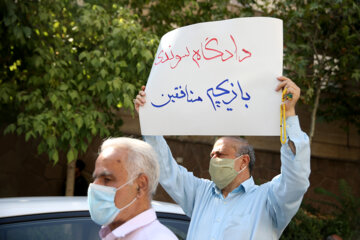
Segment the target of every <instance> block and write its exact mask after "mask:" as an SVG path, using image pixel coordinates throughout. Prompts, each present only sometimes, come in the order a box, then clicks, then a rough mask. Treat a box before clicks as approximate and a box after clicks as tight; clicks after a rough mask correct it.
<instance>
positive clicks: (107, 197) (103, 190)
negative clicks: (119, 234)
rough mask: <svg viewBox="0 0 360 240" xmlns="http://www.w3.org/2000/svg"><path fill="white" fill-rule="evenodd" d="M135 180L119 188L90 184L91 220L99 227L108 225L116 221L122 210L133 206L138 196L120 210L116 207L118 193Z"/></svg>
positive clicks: (89, 203)
mask: <svg viewBox="0 0 360 240" xmlns="http://www.w3.org/2000/svg"><path fill="white" fill-rule="evenodd" d="M133 180H134V179H131V180H130V181H128V182H127V183H125V184H123V185H121V186H120V187H118V188H114V187H107V186H103V185H99V184H94V183H90V185H89V188H88V205H89V211H90V215H91V219H92V220H93V221H94V222H96V223H97V224H99V225H108V224H109V223H111V222H112V221H114V219H115V218H116V216H117V215H118V214H119V213H120V212H121V211H122V210H124V209H125V208H127V207H129V206H130V205H131V204H133V203H134V202H135V201H136V199H137V197H136V196H135V198H134V199H133V200H132V201H131V202H130V203H128V204H127V205H126V206H124V207H122V208H120V209H119V208H117V207H116V206H115V194H116V192H117V191H118V190H119V189H121V188H122V187H124V186H126V185H127V184H129V183H130V182H132V181H133Z"/></svg>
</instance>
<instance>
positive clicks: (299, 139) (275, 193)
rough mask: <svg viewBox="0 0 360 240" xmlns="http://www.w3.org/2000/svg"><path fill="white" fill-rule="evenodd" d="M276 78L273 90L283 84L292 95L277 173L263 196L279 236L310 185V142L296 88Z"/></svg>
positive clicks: (288, 80)
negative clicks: (298, 109)
mask: <svg viewBox="0 0 360 240" xmlns="http://www.w3.org/2000/svg"><path fill="white" fill-rule="evenodd" d="M278 79H279V80H280V81H281V82H280V84H279V85H278V87H277V88H276V90H277V91H280V90H282V89H283V88H285V87H286V88H287V94H292V98H291V99H288V100H286V101H285V109H286V125H287V126H286V133H287V139H288V140H287V142H286V143H285V144H283V145H282V146H281V174H280V175H278V176H276V177H275V178H274V179H273V180H272V181H271V182H270V189H269V194H268V199H267V208H268V210H269V212H270V214H271V216H272V218H273V221H274V224H275V226H276V228H277V229H278V232H279V235H280V234H281V232H282V231H283V230H284V228H285V227H286V225H287V224H288V223H289V222H290V220H291V218H292V217H293V216H294V215H295V214H296V212H297V211H298V209H299V207H300V204H301V201H302V198H303V196H304V194H305V192H306V190H307V189H308V187H309V185H310V182H309V175H310V143H309V138H308V136H307V135H306V134H305V133H304V132H303V131H302V130H301V128H300V124H299V119H298V117H297V116H296V113H295V105H296V102H297V101H298V99H299V97H300V88H299V87H298V86H296V84H295V83H294V82H292V81H291V80H290V79H288V78H285V77H280V78H278Z"/></svg>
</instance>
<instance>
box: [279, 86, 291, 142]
mask: <svg viewBox="0 0 360 240" xmlns="http://www.w3.org/2000/svg"><path fill="white" fill-rule="evenodd" d="M286 92H287V88H285V89H284V91H283V92H282V96H281V105H280V142H281V143H282V144H285V143H286V115H285V94H286ZM289 97H290V98H291V97H292V96H289Z"/></svg>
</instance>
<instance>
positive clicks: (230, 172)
mask: <svg viewBox="0 0 360 240" xmlns="http://www.w3.org/2000/svg"><path fill="white" fill-rule="evenodd" d="M235 21H237V20H235ZM245 22H246V24H248V23H249V22H251V21H250V20H249V19H245ZM255 22H256V23H261V24H263V23H265V22H266V23H265V25H266V24H267V19H265V20H264V19H263V18H261V19H255ZM270 22H275V24H279V21H277V20H270ZM227 23H228V22H227ZM230 23H233V22H230ZM235 23H236V24H237V23H238V22H235ZM220 24H222V22H221V23H220ZM281 24H282V23H281ZM219 26H220V25H219ZM196 27H197V28H198V27H199V26H198V25H196ZM216 27H217V26H216V25H211V27H210V28H208V29H207V30H206V31H207V33H208V32H211V30H212V29H215V28H216ZM218 29H220V30H219V31H222V30H224V29H225V27H222V25H221V26H220V28H218ZM233 29H245V30H244V31H243V33H245V35H251V33H252V31H253V29H256V27H255V28H251V27H250V28H241V27H239V26H235V27H233ZM266 29H268V30H269V28H266ZM266 29H265V30H266ZM279 29H280V28H279ZM281 30H282V28H281ZM224 31H225V30H224ZM258 32H262V31H258ZM265 32H266V31H265ZM275 32H276V31H275ZM269 34H270V33H269ZM177 35H180V34H179V33H177ZM198 35H201V34H198ZM165 36H166V35H165ZM230 36H231V37H232V38H231V39H232V40H233V41H232V42H233V45H234V46H236V48H235V47H234V49H235V50H238V45H239V44H236V41H237V39H239V38H238V37H237V35H235V34H234V33H233V32H231V34H230ZM281 36H282V35H281ZM167 37H170V39H171V40H172V41H174V39H176V36H173V35H171V34H170V35H168V36H167ZM163 38H164V37H163ZM270 38H271V34H270V35H269V36H267V38H266V40H269V39H270ZM204 39H205V41H206V42H205V44H204V45H202V44H201V49H200V50H199V51H194V50H193V52H194V55H193V60H194V59H195V60H197V61H196V63H198V64H199V65H197V64H196V65H195V69H196V68H199V69H200V67H204V68H205V67H206V64H210V63H211V64H215V63H218V64H225V63H226V61H227V59H229V58H230V57H234V56H236V59H235V60H236V61H234V64H236V65H235V66H236V71H235V72H234V73H233V75H232V73H229V71H228V70H229V69H230V67H229V66H228V65H224V67H223V69H225V71H224V74H226V76H228V78H227V79H226V80H228V79H233V78H234V77H236V76H238V75H239V79H240V80H241V82H240V80H238V81H237V82H231V80H229V82H228V83H229V84H228V85H227V86H226V87H225V83H226V80H224V81H221V83H220V84H218V85H217V86H216V87H211V86H210V88H208V87H209V85H207V86H206V87H205V89H207V90H206V91H205V94H204V95H201V93H200V92H201V87H199V88H198V91H197V93H196V94H195V92H196V91H195V90H194V91H192V92H190V91H188V89H187V87H189V86H190V84H193V82H194V81H193V80H192V79H190V80H188V82H187V84H186V85H185V87H183V88H182V89H185V90H179V89H180V86H179V87H177V89H176V90H177V92H176V93H171V94H168V95H167V96H166V95H159V96H160V97H158V98H157V97H156V96H155V95H156V94H158V93H159V92H158V93H156V91H155V93H154V91H153V90H154V86H153V85H152V83H154V81H155V80H153V79H154V76H157V77H158V78H161V76H160V75H156V73H157V71H158V70H159V69H155V68H157V67H158V66H157V65H156V64H157V63H158V65H161V64H163V65H165V64H167V63H169V62H171V59H172V58H171V57H169V56H171V53H170V54H165V55H164V56H166V57H163V55H161V54H162V51H163V50H160V51H159V50H158V53H157V56H158V57H157V59H155V64H154V66H153V69H152V73H151V74H150V77H149V80H148V85H147V87H146V93H145V87H143V88H142V90H141V91H140V92H139V94H138V95H137V97H136V99H134V103H135V108H136V110H137V111H138V112H140V123H141V127H142V133H143V135H145V136H144V139H145V141H146V142H148V143H149V144H150V145H151V146H153V148H154V149H155V151H156V152H157V154H158V159H159V162H160V183H161V185H162V186H163V187H164V189H165V190H166V191H167V192H168V194H169V195H170V196H171V197H172V198H173V199H174V200H175V202H177V203H178V204H179V205H180V206H181V207H182V208H183V210H184V212H185V213H186V214H187V215H188V216H189V217H190V218H191V222H190V226H189V231H188V236H187V239H194V240H201V239H204V240H211V239H214V240H215V239H216V240H221V239H225V240H234V239H260V240H262V239H279V238H280V236H281V234H282V232H283V231H284V229H285V227H286V226H287V225H288V224H289V222H290V220H291V218H292V217H293V216H294V215H295V213H296V212H297V210H298V209H299V206H300V204H301V201H302V198H303V196H304V194H305V192H306V190H307V188H308V187H309V174H310V146H309V139H308V136H307V135H306V134H305V133H304V132H303V131H302V130H301V129H300V125H299V119H298V117H297V116H296V113H295V105H296V103H297V101H298V99H299V97H300V89H299V87H298V86H297V85H296V84H295V83H294V82H293V81H291V80H290V79H288V78H286V77H277V78H276V77H274V74H276V73H275V72H277V71H279V72H281V70H279V68H281V67H282V48H281V53H279V52H277V53H275V55H276V56H275V58H274V54H272V53H269V52H266V53H264V52H263V55H262V53H260V50H259V51H258V50H257V48H256V47H255V45H252V43H250V42H249V41H248V42H247V41H246V39H242V43H243V45H247V46H249V47H248V48H247V49H245V48H244V50H245V51H244V52H248V53H249V54H248V55H247V56H248V58H246V56H245V57H244V56H241V55H240V54H238V52H236V51H235V50H234V52H232V53H233V54H231V55H225V53H231V52H230V50H228V49H230V48H229V47H228V48H226V49H225V50H221V51H220V50H219V49H220V47H219V45H218V43H219V40H218V39H217V38H216V39H217V40H216V41H215V40H214V41H213V40H211V39H215V38H210V37H209V38H204ZM219 39H220V38H219ZM253 39H264V36H253ZM165 40H166V39H165ZM162 41H163V39H162ZM210 41H212V42H210ZM254 42H255V41H254ZM175 43H176V41H175ZM215 43H217V44H215ZM281 43H282V42H281ZM160 45H161V43H160ZM166 45H167V44H166ZM215 45H216V46H218V48H216V49H217V50H216V54H217V55H211V53H212V54H214V52H215V51H214V49H215V47H214V46H215ZM169 46H170V45H169ZM171 46H172V47H173V46H175V44H173V45H171ZM203 46H204V47H203ZM210 46H211V47H210ZM277 46H279V44H278V45H277ZM174 49H175V48H174ZM266 49H270V48H268V47H266V48H262V51H266ZM271 50H272V49H271ZM174 51H175V50H174ZM189 52H191V51H190V50H189ZM197 53H198V55H197ZM250 53H251V54H250ZM174 55H175V54H174ZM176 56H178V55H176ZM210 56H212V57H213V58H211V57H210ZM186 57H187V54H184V55H179V57H178V58H174V59H177V62H175V63H177V65H174V64H169V66H170V67H174V66H176V67H179V66H180V65H179V64H183V65H185V60H184V58H186ZM268 57H270V58H271V59H273V60H274V59H277V60H276V61H278V60H279V61H278V62H279V63H280V64H278V65H277V66H276V67H277V70H276V71H275V72H271V73H270V71H269V70H270V69H266V66H267V65H266V66H264V65H261V64H260V65H259V64H258V63H259V62H261V61H264V59H265V60H266V61H268V62H270V59H267V58H268ZM204 59H205V60H209V59H210V60H209V61H210V62H206V64H205V61H204V62H200V61H201V60H204ZM183 60H184V62H182V61H183ZM240 60H241V61H240ZM280 60H281V61H280ZM216 61H217V62H216ZM245 61H248V62H245ZM266 61H265V62H266ZM274 61H275V60H274ZM193 62H194V61H193ZM193 62H191V61H189V63H193ZM200 63H201V64H203V65H200ZM239 64H242V65H239ZM257 64H258V66H259V70H258V73H259V75H258V76H255V75H251V74H246V73H245V72H246V68H247V67H248V68H250V69H251V68H253V67H254V66H256V65H257ZM269 65H271V64H269ZM214 66H215V65H214ZM154 69H155V70H154ZM239 69H242V70H241V71H238V70H239ZM264 69H266V70H264ZM160 70H161V69H160ZM214 70H215V69H214ZM216 70H217V71H218V70H219V68H216ZM171 71H172V70H171ZM171 71H170V72H169V75H170V76H171V77H173V78H176V75H181V74H180V72H177V73H176V72H171ZM194 71H195V70H194ZM207 71H211V69H207ZM158 72H159V73H161V72H162V71H158ZM215 72H216V71H212V72H211V73H215ZM266 73H269V76H267V77H266ZM214 75H215V74H214ZM240 75H241V76H240ZM199 76H200V75H199ZM204 76H205V75H204ZM206 76H207V79H205V80H203V79H201V78H196V79H195V81H196V83H197V84H198V83H199V85H206V84H208V81H210V80H211V79H215V81H216V79H217V78H218V76H213V77H212V76H208V75H206ZM151 77H153V78H152V79H151ZM166 77H168V76H166ZM170 79H171V78H170ZM244 79H245V80H246V79H248V80H249V79H250V80H251V82H250V83H247V84H245V83H244V82H243V81H242V80H244ZM276 79H277V80H276ZM201 80H203V83H201ZM257 81H258V82H257ZM168 82H171V83H172V81H171V80H168ZM166 84H168V83H166ZM166 84H164V87H165V88H166ZM183 86H184V85H183ZM192 86H194V85H192ZM244 86H246V90H245V89H244V88H243V87H244ZM269 86H273V87H272V89H271V87H269ZM158 88H159V86H158ZM251 88H253V89H251ZM236 91H238V92H236ZM245 92H246V94H245ZM270 92H271V93H270ZM281 92H282V93H283V103H282V106H283V107H282V108H281V109H282V116H283V117H284V120H285V118H286V126H285V124H284V125H283V131H282V132H283V136H282V147H281V174H279V175H278V176H276V177H274V178H273V179H272V180H271V181H270V182H267V183H265V184H262V185H260V186H258V185H256V184H255V183H254V179H253V177H252V169H253V166H254V163H255V153H254V150H253V148H252V147H251V145H250V144H249V143H248V142H247V141H246V140H245V139H243V138H239V137H230V136H229V135H230V134H229V128H233V129H234V134H233V135H251V134H252V135H260V134H261V133H264V135H271V134H273V133H272V132H271V131H273V130H271V131H270V132H268V131H266V129H265V128H264V127H263V126H262V125H266V126H268V125H267V124H269V123H271V124H272V122H275V121H273V120H276V125H277V127H276V129H275V127H274V129H275V131H277V135H278V132H279V125H278V123H279V118H278V116H279V115H280V114H279V113H280V112H279V109H280V108H279V105H280V104H279V102H280V101H281V99H280V95H281ZM192 93H194V94H192ZM225 93H226V94H228V95H227V96H229V98H228V99H225V97H224V96H225V95H226V94H225ZM273 93H276V94H274V95H272V96H269V97H266V98H262V99H261V97H259V96H260V95H266V96H268V95H267V94H273ZM195 95H196V96H195ZM206 95H207V96H208V98H206ZM194 96H195V97H194ZM197 96H198V97H197ZM219 96H221V97H222V99H217V100H214V99H215V98H216V97H219ZM230 96H231V97H230ZM239 96H241V98H240V97H239ZM284 96H289V97H287V98H284ZM237 97H238V98H237ZM236 98H237V99H238V100H239V101H238V102H235V101H236ZM273 98H276V99H275V100H274V99H273ZM166 99H167V100H166ZM160 100H161V101H162V103H163V104H161V105H160V104H158V103H159V102H161V101H160ZM200 100H201V101H200ZM206 100H207V103H209V105H208V106H204V107H200V105H201V104H202V103H204V104H205V103H206ZM251 100H253V101H252V102H251ZM181 101H183V102H185V103H186V104H188V105H190V106H189V108H193V111H197V112H200V115H206V114H205V113H206V110H203V109H202V108H207V107H209V109H210V110H209V111H210V112H209V114H208V115H206V116H205V119H206V118H209V119H210V120H211V119H212V118H213V117H211V116H215V115H219V116H220V118H219V119H218V120H217V121H216V122H214V123H210V125H211V124H214V125H213V127H212V129H210V132H206V129H205V131H204V132H201V131H202V130H204V129H201V130H199V128H201V127H199V126H201V124H203V125H204V127H203V128H209V127H208V126H210V125H206V124H205V121H202V120H200V122H199V121H198V119H197V118H194V117H193V118H192V119H191V120H192V122H193V123H194V124H195V123H196V124H199V126H197V127H196V129H195V130H191V128H188V125H190V124H191V122H189V123H186V124H185V125H183V127H184V128H187V129H190V133H191V132H193V133H194V134H195V133H196V134H198V133H200V134H202V133H205V135H206V134H207V135H210V134H209V133H214V132H216V133H220V132H222V131H223V133H222V134H225V135H227V136H224V137H221V138H220V139H218V140H217V141H216V142H215V144H214V146H213V150H212V151H211V153H210V162H209V173H210V176H211V180H208V179H202V178H198V177H195V176H194V175H193V173H191V172H188V171H187V169H185V168H184V167H182V166H180V165H178V164H177V163H176V161H175V160H174V158H173V156H172V154H171V151H170V149H169V147H168V145H167V143H166V141H165V140H164V138H163V137H162V136H151V134H149V133H150V132H152V131H153V130H152V129H151V128H147V129H145V131H143V126H144V124H143V123H144V121H145V122H146V121H147V120H149V119H150V120H151V118H150V117H149V118H148V115H147V110H146V109H150V108H154V109H150V110H154V111H155V112H152V115H154V114H155V113H157V112H159V114H160V115H161V117H164V116H165V115H164V112H166V111H165V110H166V109H165V108H168V109H169V110H170V112H171V108H172V107H173V106H175V104H179V103H181ZM244 102H246V104H245V105H244ZM170 104H173V105H170ZM230 104H232V105H230ZM224 106H225V107H224ZM239 106H241V107H242V109H240V107H239ZM255 106H256V107H255ZM196 107H197V109H196ZM159 108H160V109H161V111H159ZM254 108H256V109H257V110H254ZM248 109H252V110H253V111H250V110H249V111H247V110H248ZM268 109H271V110H272V111H273V112H274V113H275V114H277V117H276V116H275V115H274V114H269V113H268V112H267V111H268ZM143 110H145V111H143ZM179 111H180V110H179ZM184 111H188V109H185V110H184ZM256 111H258V112H259V111H261V113H262V114H263V113H265V114H266V115H265V116H263V118H262V119H260V124H259V123H255V120H257V121H259V119H255V118H254V117H253V115H252V114H257V113H256ZM160 112H161V113H160ZM170 112H167V114H169V113H170ZM236 112H239V115H234V114H236ZM173 114H175V111H174V112H173ZM194 114H196V113H194ZM211 114H213V115H211ZM180 115H183V114H182V113H180ZM200 115H199V116H200ZM172 117H173V116H170V115H169V119H171V118H172ZM264 117H266V119H264ZM229 118H231V120H232V121H233V122H234V123H235V124H232V125H230V126H228V129H224V130H223V129H222V126H223V125H229V124H228V123H227V120H229ZM246 118H248V119H251V120H252V121H254V125H255V128H256V129H255V130H250V131H249V129H248V128H250V127H251V126H250V125H246V126H245V129H244V128H241V127H244V126H242V125H244V124H245V123H244V119H246ZM194 119H196V120H194ZM150 120H149V121H150ZM264 120H265V121H264ZM184 121H186V119H184ZM150 122H151V121H150ZM169 122H172V121H169ZM262 123H263V124H262ZM284 123H285V122H284ZM151 124H154V123H151ZM169 124H171V123H169ZM247 124H249V123H247ZM146 126H149V124H147V125H146ZM163 126H164V127H163V128H164V129H165V128H166V126H165V125H164V124H163ZM258 129H262V130H261V132H256V131H257V130H258ZM159 132H160V133H162V131H161V130H160V131H159ZM169 132H170V133H173V132H172V131H171V129H170V131H169ZM175 132H176V133H178V129H177V130H176V131H175ZM166 133H167V132H165V134H166ZM153 135H156V134H153ZM158 135H160V134H158Z"/></svg>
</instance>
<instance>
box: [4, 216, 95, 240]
mask: <svg viewBox="0 0 360 240" xmlns="http://www.w3.org/2000/svg"><path fill="white" fill-rule="evenodd" d="M99 229H100V226H98V225H96V224H95V223H94V222H92V221H91V219H89V218H68V219H50V220H36V221H28V222H20V223H11V224H6V225H0V240H25V239H26V240H68V239H77V240H82V239H84V240H85V239H89V240H98V239H100V238H99V233H98V232H99Z"/></svg>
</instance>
